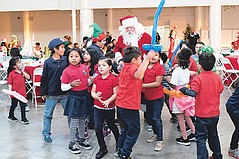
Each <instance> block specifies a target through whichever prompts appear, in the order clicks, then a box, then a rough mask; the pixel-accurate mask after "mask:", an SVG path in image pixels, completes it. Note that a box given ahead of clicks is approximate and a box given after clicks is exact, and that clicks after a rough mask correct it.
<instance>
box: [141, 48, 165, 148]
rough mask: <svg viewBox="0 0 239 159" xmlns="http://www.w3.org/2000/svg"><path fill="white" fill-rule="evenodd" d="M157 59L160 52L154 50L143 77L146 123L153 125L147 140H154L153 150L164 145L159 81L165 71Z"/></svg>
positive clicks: (161, 96)
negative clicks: (151, 132) (147, 117)
mask: <svg viewBox="0 0 239 159" xmlns="http://www.w3.org/2000/svg"><path fill="white" fill-rule="evenodd" d="M159 59H160V54H159V53H158V52H155V56H154V58H153V59H152V60H150V63H149V65H148V67H147V69H146V71H145V74H144V79H143V88H144V94H145V99H146V107H147V110H149V111H148V112H147V113H148V115H149V119H148V122H149V123H148V124H150V125H152V126H153V133H154V135H153V136H151V137H150V138H149V139H148V140H147V142H149V143H152V142H155V141H156V144H155V146H154V150H155V151H160V150H162V149H163V147H164V142H163V123H162V119H161V113H162V109H163V103H164V99H163V97H164V92H163V87H162V84H161V82H162V79H163V75H164V74H165V71H164V67H163V66H162V65H161V64H160V63H159Z"/></svg>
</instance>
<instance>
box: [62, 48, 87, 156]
mask: <svg viewBox="0 0 239 159" xmlns="http://www.w3.org/2000/svg"><path fill="white" fill-rule="evenodd" d="M82 59H83V57H82V54H81V52H80V51H79V50H77V49H74V48H73V49H70V50H69V56H68V60H69V63H70V65H69V66H68V67H67V68H66V69H65V70H64V71H63V73H62V79H61V82H62V84H61V90H62V91H68V92H67V96H68V101H67V104H66V106H65V108H64V115H66V116H68V118H69V119H70V144H69V151H70V152H72V153H74V154H79V153H80V152H81V151H80V148H79V146H80V147H83V148H84V149H87V150H89V149H91V145H89V143H88V142H87V140H85V139H84V132H85V119H86V116H87V105H86V101H87V100H86V96H87V88H88V79H89V77H90V76H89V72H88V69H87V67H86V66H85V65H84V64H81V60H82ZM77 128H78V130H79V146H78V144H76V143H75V135H76V133H77V132H76V130H77Z"/></svg>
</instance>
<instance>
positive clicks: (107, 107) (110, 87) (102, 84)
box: [91, 57, 119, 158]
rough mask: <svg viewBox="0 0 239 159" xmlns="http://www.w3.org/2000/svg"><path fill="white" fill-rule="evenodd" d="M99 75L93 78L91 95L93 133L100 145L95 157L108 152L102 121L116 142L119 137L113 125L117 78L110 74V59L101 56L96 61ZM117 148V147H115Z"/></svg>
mask: <svg viewBox="0 0 239 159" xmlns="http://www.w3.org/2000/svg"><path fill="white" fill-rule="evenodd" d="M98 70H99V73H100V75H98V76H97V77H96V78H95V79H94V84H93V87H92V90H91V95H92V97H93V98H94V99H95V100H94V125H95V133H96V137H97V140H98V144H99V146H100V150H99V152H97V154H96V156H95V157H96V158H102V157H103V156H104V155H105V154H107V153H108V150H107V148H106V144H105V141H104V135H103V132H102V129H103V124H104V121H106V123H107V124H108V126H109V128H110V130H111V131H112V132H113V134H114V137H115V140H116V143H117V142H118V138H119V130H118V128H117V126H116V125H115V103H114V102H115V99H116V93H117V90H118V79H117V78H116V77H115V76H114V75H112V73H111V70H112V60H111V59H109V58H107V57H102V58H101V59H100V60H99V62H98ZM116 150H117V149H116Z"/></svg>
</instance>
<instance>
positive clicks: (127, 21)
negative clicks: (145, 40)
mask: <svg viewBox="0 0 239 159" xmlns="http://www.w3.org/2000/svg"><path fill="white" fill-rule="evenodd" d="M138 23H139V22H138V20H137V18H136V17H133V18H127V19H125V20H123V21H122V26H124V27H128V26H135V25H137V24H138Z"/></svg>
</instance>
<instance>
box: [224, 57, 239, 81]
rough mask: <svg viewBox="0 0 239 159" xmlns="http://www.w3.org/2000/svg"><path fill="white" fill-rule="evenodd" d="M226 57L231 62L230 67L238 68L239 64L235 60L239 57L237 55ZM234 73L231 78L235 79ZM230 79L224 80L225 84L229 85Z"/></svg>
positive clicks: (228, 67)
mask: <svg viewBox="0 0 239 159" xmlns="http://www.w3.org/2000/svg"><path fill="white" fill-rule="evenodd" d="M226 58H228V59H229V60H230V62H231V64H232V67H233V68H234V69H235V70H239V64H238V62H237V60H238V58H239V55H230V56H226ZM225 67H226V68H227V69H231V67H230V66H229V65H225ZM235 77H236V75H235V74H232V75H231V78H232V79H235ZM231 82H232V81H231V80H230V79H228V80H227V81H225V84H226V85H230V84H231Z"/></svg>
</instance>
